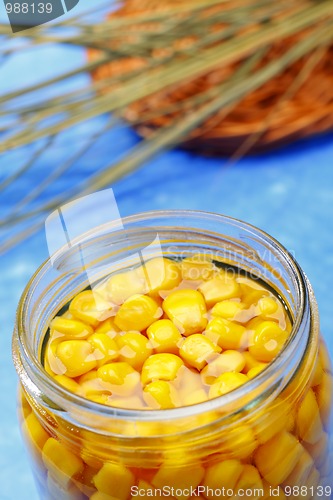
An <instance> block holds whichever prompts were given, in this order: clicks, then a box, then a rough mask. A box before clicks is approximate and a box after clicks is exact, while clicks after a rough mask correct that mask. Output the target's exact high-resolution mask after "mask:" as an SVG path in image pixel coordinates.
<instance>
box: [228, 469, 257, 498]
mask: <svg viewBox="0 0 333 500" xmlns="http://www.w3.org/2000/svg"><path fill="white" fill-rule="evenodd" d="M262 489H263V483H262V479H261V477H260V474H259V472H258V470H257V469H256V468H255V467H254V466H253V465H244V466H243V471H242V473H241V476H240V478H239V479H238V481H237V484H236V486H235V493H236V494H235V495H234V496H232V497H230V500H236V499H238V498H241V497H242V496H243V492H245V491H247V492H248V493H247V496H249V492H252V494H251V499H252V500H257V499H258V498H261V496H262V493H261V492H262ZM238 492H240V495H238Z"/></svg>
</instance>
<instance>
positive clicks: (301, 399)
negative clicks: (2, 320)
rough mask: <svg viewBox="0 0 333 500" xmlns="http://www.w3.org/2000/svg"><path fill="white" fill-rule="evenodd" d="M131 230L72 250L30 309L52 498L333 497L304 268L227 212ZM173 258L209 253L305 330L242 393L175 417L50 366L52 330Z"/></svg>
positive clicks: (30, 342)
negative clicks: (74, 382) (104, 293)
mask: <svg viewBox="0 0 333 500" xmlns="http://www.w3.org/2000/svg"><path fill="white" fill-rule="evenodd" d="M122 223H123V225H122V224H120V222H119V221H115V222H113V223H110V224H108V225H104V226H100V227H98V228H96V229H95V230H94V231H91V232H90V233H89V234H85V235H84V236H82V237H81V238H79V239H77V240H75V241H74V242H72V245H71V246H70V247H68V246H65V247H63V248H61V249H60V250H59V251H58V252H57V253H56V254H55V255H53V256H52V262H51V260H48V261H46V262H45V263H44V264H43V265H42V266H41V267H40V269H39V270H38V271H37V272H36V274H35V275H34V276H33V277H32V279H31V281H30V282H29V284H28V286H27V288H26V290H25V292H24V293H23V296H22V298H21V301H20V305H19V308H18V313H17V324H16V327H15V332H14V338H13V355H14V363H15V366H16V370H17V373H18V374H19V378H20V398H19V415H20V423H21V426H22V432H23V435H24V438H25V440H26V443H27V446H28V448H29V451H30V454H31V457H32V466H33V471H34V475H35V478H36V482H37V485H38V489H39V492H40V497H41V498H42V499H43V500H47V499H60V498H61V499H75V500H78V499H80V500H81V499H82V500H83V499H87V498H89V499H91V500H107V499H109V500H112V499H113V500H114V499H117V500H128V499H132V498H136V497H138V498H160V497H163V496H166V497H170V498H173V499H177V500H184V499H188V498H201V499H210V498H223V497H231V498H232V499H236V498H243V497H244V496H245V497H248V498H252V499H256V498H270V497H277V498H286V497H289V496H290V497H292V498H307V499H310V498H317V497H318V498H331V488H332V471H331V468H330V467H331V460H330V445H329V441H330V434H331V429H332V427H331V423H332V420H331V407H332V372H331V365H330V361H329V357H328V353H327V350H326V347H325V345H324V342H323V340H322V338H321V337H320V333H319V319H318V311H317V306H316V301H315V298H314V295H313V291H312V288H311V286H310V284H309V282H308V280H307V278H306V276H305V275H304V273H303V272H302V270H301V269H300V267H299V266H298V264H297V262H296V261H295V260H294V259H293V257H292V256H291V255H290V254H289V253H288V252H287V251H286V250H285V249H284V248H283V247H282V246H281V245H280V244H279V243H278V242H277V241H276V240H274V239H273V238H271V237H270V236H268V235H267V234H265V233H263V232H262V231H260V230H258V229H256V228H254V227H252V226H250V225H248V224H245V223H243V222H240V221H237V220H234V219H231V218H228V217H224V216H220V215H215V214H209V213H202V212H188V211H168V212H150V213H144V214H141V215H137V216H132V217H128V218H126V219H124V220H123V221H122ZM161 250H162V253H163V255H164V256H166V257H176V258H181V257H184V256H186V257H188V256H191V255H193V254H198V253H200V254H205V255H208V256H210V258H212V259H213V260H214V262H219V263H224V264H225V265H227V266H235V267H236V268H238V269H242V270H243V272H245V273H246V274H247V275H248V276H252V277H253V278H255V279H261V280H263V281H264V282H265V283H266V285H267V286H269V287H271V288H272V289H274V290H275V291H276V293H277V294H278V296H279V298H280V300H282V301H283V302H284V304H285V307H286V309H287V310H288V312H289V314H290V318H291V321H292V324H293V328H292V332H291V335H290V338H289V340H288V342H287V343H286V345H285V346H284V348H283V350H282V352H281V353H280V354H279V355H278V356H277V357H276V358H275V359H274V360H273V362H272V363H271V364H270V365H269V366H268V368H267V369H266V370H264V371H263V372H262V373H260V374H259V375H257V376H256V377H255V378H254V379H253V380H251V381H249V382H248V383H246V384H245V385H244V386H242V387H240V388H238V389H236V390H234V391H232V392H231V393H229V394H226V395H223V396H221V397H218V398H216V399H213V400H210V401H207V402H203V403H200V404H195V405H192V406H187V407H181V408H175V409H169V410H127V409H117V408H111V407H108V406H104V405H101V404H98V403H95V402H92V401H89V400H87V399H84V398H82V397H80V396H78V395H75V394H74V393H71V392H69V391H68V390H67V389H65V388H64V387H62V386H60V385H59V384H57V382H56V381H55V380H54V379H53V378H52V377H50V376H49V375H48V374H47V372H46V371H45V370H44V368H43V366H42V363H41V359H42V352H43V339H44V338H45V335H46V333H47V330H48V325H49V323H50V320H51V319H52V318H53V317H54V316H55V315H56V314H57V313H58V312H59V311H60V310H61V309H62V308H64V307H65V306H66V304H68V302H69V300H70V299H71V298H72V297H73V296H74V295H75V294H77V293H78V292H79V291H81V290H83V289H85V288H86V287H87V286H88V285H89V284H90V285H91V284H92V282H95V281H98V280H100V279H101V278H103V277H104V276H107V275H108V274H109V273H110V271H112V270H117V269H121V268H124V267H126V266H128V265H129V263H133V262H134V261H136V260H137V261H140V259H142V258H144V259H149V258H150V257H153V256H156V253H157V252H158V251H161ZM82 262H83V264H82Z"/></svg>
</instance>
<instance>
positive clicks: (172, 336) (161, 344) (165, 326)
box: [147, 319, 183, 354]
mask: <svg viewBox="0 0 333 500" xmlns="http://www.w3.org/2000/svg"><path fill="white" fill-rule="evenodd" d="M147 336H148V338H149V340H150V343H151V345H152V347H153V348H154V351H155V352H157V353H160V352H167V353H171V354H178V351H179V345H180V343H181V340H182V338H183V337H182V336H181V334H180V332H179V330H178V328H176V327H175V325H174V324H173V323H172V321H170V320H169V319H159V320H158V321H155V322H154V323H152V324H151V325H150V326H149V327H148V328H147Z"/></svg>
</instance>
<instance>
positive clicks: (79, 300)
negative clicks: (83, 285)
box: [69, 290, 112, 327]
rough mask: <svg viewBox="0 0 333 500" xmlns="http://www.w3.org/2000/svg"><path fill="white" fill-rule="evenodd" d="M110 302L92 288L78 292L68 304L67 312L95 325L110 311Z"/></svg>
mask: <svg viewBox="0 0 333 500" xmlns="http://www.w3.org/2000/svg"><path fill="white" fill-rule="evenodd" d="M111 308H112V304H111V303H110V302H107V301H106V300H105V299H104V298H103V297H102V296H101V295H99V294H98V293H97V292H96V291H93V290H85V291H84V292H81V293H78V294H77V295H76V296H75V297H74V298H73V299H72V300H71V303H70V304H69V312H70V313H71V314H72V315H73V316H74V318H77V319H80V320H81V321H84V322H85V323H88V324H89V325H91V326H92V327H96V326H98V325H99V323H100V322H101V321H103V320H105V319H106V318H105V315H106V314H107V313H108V314H109V313H110V311H111Z"/></svg>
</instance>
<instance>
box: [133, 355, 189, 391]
mask: <svg viewBox="0 0 333 500" xmlns="http://www.w3.org/2000/svg"><path fill="white" fill-rule="evenodd" d="M182 366H184V363H183V361H182V360H181V358H180V357H179V356H176V355H175V354H167V353H161V354H152V355H151V356H150V357H149V358H148V359H147V360H146V361H145V362H144V364H143V367H142V372H141V381H142V383H143V385H146V384H149V383H150V382H154V381H155V380H166V381H170V380H174V379H175V378H176V377H177V374H178V371H179V369H180V368H181V367H182Z"/></svg>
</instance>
